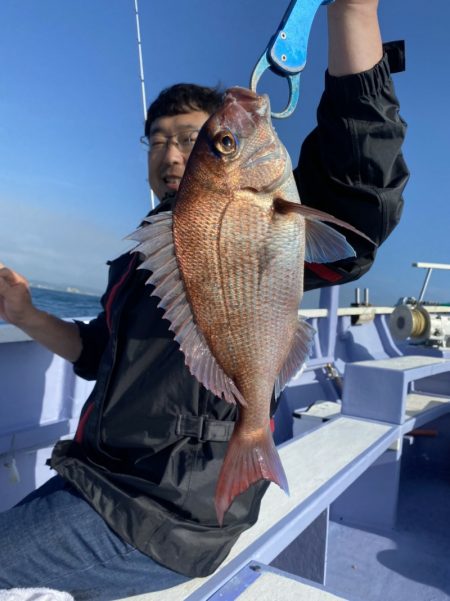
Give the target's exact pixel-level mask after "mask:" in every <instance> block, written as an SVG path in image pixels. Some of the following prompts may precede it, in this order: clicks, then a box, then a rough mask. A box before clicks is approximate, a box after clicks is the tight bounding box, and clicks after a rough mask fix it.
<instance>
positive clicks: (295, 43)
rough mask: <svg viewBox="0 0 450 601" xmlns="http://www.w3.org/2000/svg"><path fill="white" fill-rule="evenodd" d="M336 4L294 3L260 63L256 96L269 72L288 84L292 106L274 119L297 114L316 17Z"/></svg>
mask: <svg viewBox="0 0 450 601" xmlns="http://www.w3.org/2000/svg"><path fill="white" fill-rule="evenodd" d="M332 2H334V0H291V3H290V4H289V6H288V9H287V11H286V13H285V15H284V17H283V19H282V21H281V23H280V25H279V26H278V29H277V31H276V32H275V34H274V35H273V36H272V38H271V40H270V42H269V44H268V46H267V48H266V49H265V50H264V52H263V54H262V56H261V58H260V59H259V61H258V62H257V63H256V66H255V68H254V69H253V73H252V76H251V80H250V88H251V90H253V92H256V87H257V85H258V82H259V80H260V79H261V76H262V74H263V73H264V72H265V71H266V70H267V69H270V71H273V72H274V73H276V74H277V75H281V76H282V77H286V78H287V80H288V84H289V101H288V104H287V106H286V108H285V109H284V111H281V112H280V113H274V112H272V113H271V114H272V117H274V118H276V119H284V118H286V117H289V116H290V115H291V114H292V113H293V112H294V110H295V107H296V106H297V103H298V99H299V96H300V75H301V72H302V71H303V69H304V68H305V64H306V50H307V47H308V38H309V32H310V31H311V26H312V22H313V20H314V16H315V14H316V12H317V10H318V8H319V6H321V5H326V4H331V3H332Z"/></svg>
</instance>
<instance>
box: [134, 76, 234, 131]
mask: <svg viewBox="0 0 450 601" xmlns="http://www.w3.org/2000/svg"><path fill="white" fill-rule="evenodd" d="M222 99H223V92H222V91H221V90H220V89H219V87H216V88H208V87H205V86H199V85H197V84H194V83H177V84H175V85H173V86H170V87H168V88H165V89H164V90H162V92H160V94H159V96H158V97H157V98H156V100H154V101H153V102H152V103H151V105H150V106H149V107H148V111H147V119H146V121H145V136H146V137H147V138H148V136H149V134H150V128H151V126H152V123H153V122H154V121H155V119H158V118H159V117H172V116H173V115H181V114H183V113H190V112H191V111H204V112H205V113H208V115H212V114H213V113H214V112H215V111H216V110H217V109H218V108H219V106H220V105H221V104H222Z"/></svg>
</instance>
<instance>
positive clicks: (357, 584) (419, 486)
mask: <svg viewBox="0 0 450 601" xmlns="http://www.w3.org/2000/svg"><path fill="white" fill-rule="evenodd" d="M444 422H447V427H448V423H449V422H450V417H449V416H445V417H443V418H441V419H440V420H439V421H436V422H434V423H433V424H427V429H428V428H430V429H433V428H435V429H436V432H437V436H435V437H432V436H431V437H420V438H419V437H416V438H415V441H414V444H413V445H412V446H410V447H407V448H405V449H404V454H403V458H402V470H401V485H400V496H399V503H398V514H397V517H398V519H397V523H396V525H395V528H393V529H392V530H390V531H383V532H382V531H379V532H374V531H371V532H369V531H365V530H360V529H358V528H351V527H349V526H344V525H341V524H338V523H336V522H330V529H329V539H328V563H327V581H326V586H327V588H330V589H332V590H333V591H335V592H336V593H337V594H339V595H341V596H343V597H344V598H346V597H348V598H359V599H364V600H365V601H391V600H396V599H408V601H444V600H447V601H448V600H449V599H450V562H449V558H450V439H449V437H448V436H447V435H446V434H444V433H443V432H444V431H446V432H448V430H447V427H445V428H442V426H443V425H444ZM441 431H442V435H441V434H440V432H441ZM433 451H438V454H437V455H436V453H435V452H433Z"/></svg>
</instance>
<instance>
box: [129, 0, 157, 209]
mask: <svg viewBox="0 0 450 601" xmlns="http://www.w3.org/2000/svg"><path fill="white" fill-rule="evenodd" d="M134 12H135V15H136V34H137V43H138V54H139V75H140V78H141V93H142V107H143V109H144V123H145V120H146V119H147V98H146V95H145V79H144V60H143V58H142V43H141V26H140V22H139V7H138V0H134ZM150 204H151V207H152V209H154V208H155V195H154V194H153V190H152V189H151V188H150Z"/></svg>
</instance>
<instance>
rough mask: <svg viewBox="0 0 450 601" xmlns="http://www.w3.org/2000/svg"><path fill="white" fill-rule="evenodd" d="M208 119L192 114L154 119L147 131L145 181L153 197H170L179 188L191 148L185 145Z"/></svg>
mask: <svg viewBox="0 0 450 601" xmlns="http://www.w3.org/2000/svg"><path fill="white" fill-rule="evenodd" d="M208 118H209V115H208V113H205V112H203V111H192V112H190V113H183V114H181V115H173V116H172V117H159V118H158V119H155V121H154V123H153V124H152V126H151V129H150V135H149V141H150V151H149V153H148V178H149V182H150V187H151V188H152V190H153V192H154V193H155V194H156V196H157V197H158V198H159V199H160V200H163V199H164V198H165V197H166V196H167V195H170V196H173V195H174V194H175V193H176V192H177V191H178V188H179V186H180V182H181V178H182V177H183V173H184V170H185V168H186V162H187V160H188V157H189V154H190V152H191V150H192V147H191V146H189V144H186V143H185V142H186V141H187V140H188V139H189V138H190V139H191V140H193V139H195V138H196V137H197V131H198V130H199V129H200V128H201V127H202V125H203V124H204V123H205V121H206V120H207V119H208Z"/></svg>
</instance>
